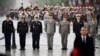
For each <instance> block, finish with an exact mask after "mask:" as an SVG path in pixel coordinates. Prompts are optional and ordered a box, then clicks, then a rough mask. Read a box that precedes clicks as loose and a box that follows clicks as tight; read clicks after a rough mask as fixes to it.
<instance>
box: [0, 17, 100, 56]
mask: <svg viewBox="0 0 100 56" xmlns="http://www.w3.org/2000/svg"><path fill="white" fill-rule="evenodd" d="M3 20H4V17H1V18H0V38H1V37H3V34H2V33H1V26H2V21H3ZM13 22H14V26H15V29H16V26H17V22H18V21H17V20H14V21H13ZM42 23H43V22H42ZM70 28H71V31H70V34H69V36H68V50H67V51H62V50H61V37H60V34H59V33H58V29H59V27H58V26H56V33H55V36H54V46H53V50H52V51H48V49H47V37H46V33H45V32H44V31H43V33H42V34H41V38H40V50H39V51H38V50H35V51H33V50H32V36H31V33H30V32H29V33H28V34H27V39H26V50H25V51H20V50H19V35H18V34H17V32H16V44H17V49H12V51H11V52H5V48H4V39H3V40H0V53H7V54H9V55H11V56H69V54H70V52H71V50H72V48H73V42H74V39H75V35H74V33H73V32H72V31H73V30H72V26H70ZM43 30H44V25H43ZM99 44H100V41H97V40H96V46H99V49H96V52H95V53H96V54H95V56H99V55H100V45H99Z"/></svg>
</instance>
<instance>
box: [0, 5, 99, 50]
mask: <svg viewBox="0 0 100 56" xmlns="http://www.w3.org/2000/svg"><path fill="white" fill-rule="evenodd" d="M10 18H11V19H17V20H19V22H18V24H17V33H19V38H20V50H25V42H26V35H27V33H28V32H29V29H30V32H32V46H33V50H35V49H37V50H39V48H40V46H39V45H40V44H39V41H40V35H41V33H42V32H43V31H42V30H43V29H42V22H41V21H40V20H43V21H44V26H45V32H46V34H47V44H48V50H52V49H53V38H54V34H55V32H56V25H59V33H60V34H61V44H62V50H67V41H68V39H67V38H68V34H69V33H70V22H72V23H73V32H74V33H75V36H76V38H79V37H80V35H81V33H80V31H81V30H82V29H81V28H82V27H83V28H85V27H86V28H87V29H86V28H85V30H88V34H89V36H91V38H93V43H95V36H96V34H97V32H98V25H99V21H97V20H98V19H100V16H99V15H96V12H95V8H94V7H73V6H60V5H57V6H49V5H47V4H46V5H44V7H43V8H42V9H41V8H39V7H38V4H35V5H34V7H33V6H29V7H27V8H23V6H22V7H20V8H19V9H11V10H10V13H9V14H8V15H6V20H4V21H3V24H2V33H4V36H5V48H6V51H10V50H11V34H12V33H13V31H14V25H13V21H12V20H11V19H10ZM75 44H76V42H75ZM79 44H80V43H79ZM94 45H95V44H94ZM75 46H76V45H75Z"/></svg>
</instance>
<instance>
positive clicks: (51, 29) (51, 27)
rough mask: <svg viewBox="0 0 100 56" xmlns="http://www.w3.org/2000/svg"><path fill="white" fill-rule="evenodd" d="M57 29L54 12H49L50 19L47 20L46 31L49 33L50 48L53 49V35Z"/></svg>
mask: <svg viewBox="0 0 100 56" xmlns="http://www.w3.org/2000/svg"><path fill="white" fill-rule="evenodd" d="M55 31H56V22H55V20H54V19H53V14H52V13H50V12H49V16H48V19H47V20H46V21H45V32H46V33H47V41H48V50H52V49H53V36H54V33H55Z"/></svg>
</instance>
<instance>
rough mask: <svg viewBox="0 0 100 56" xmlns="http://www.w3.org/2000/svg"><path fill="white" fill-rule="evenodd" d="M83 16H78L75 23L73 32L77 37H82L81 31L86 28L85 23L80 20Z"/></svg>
mask: <svg viewBox="0 0 100 56" xmlns="http://www.w3.org/2000/svg"><path fill="white" fill-rule="evenodd" d="M80 17H81V14H76V20H75V21H74V23H73V32H74V33H75V35H76V37H78V36H79V35H80V29H81V27H83V26H84V24H83V22H82V21H81V19H80Z"/></svg>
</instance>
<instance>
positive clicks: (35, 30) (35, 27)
mask: <svg viewBox="0 0 100 56" xmlns="http://www.w3.org/2000/svg"><path fill="white" fill-rule="evenodd" d="M30 31H31V32H32V41H33V43H32V45H33V50H35V49H37V50H39V48H40V46H39V45H40V43H39V42H40V34H41V33H42V23H41V22H40V21H39V16H38V15H35V16H34V20H33V21H32V22H31V28H30Z"/></svg>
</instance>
